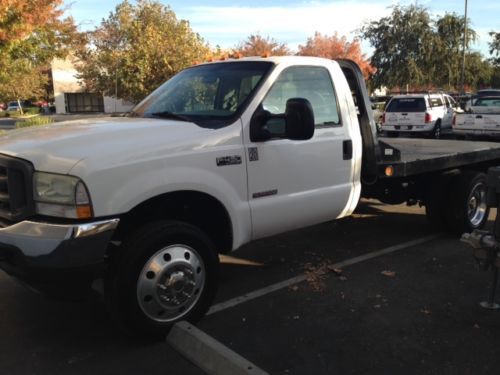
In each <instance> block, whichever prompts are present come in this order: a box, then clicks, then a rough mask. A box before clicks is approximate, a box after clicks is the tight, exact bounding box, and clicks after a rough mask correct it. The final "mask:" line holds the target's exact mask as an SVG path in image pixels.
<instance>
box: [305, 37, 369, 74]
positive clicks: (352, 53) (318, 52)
mask: <svg viewBox="0 0 500 375" xmlns="http://www.w3.org/2000/svg"><path fill="white" fill-rule="evenodd" d="M297 55H300V56H319V57H324V58H327V59H350V60H353V61H355V62H356V63H357V64H358V65H359V67H360V68H361V71H362V72H363V75H364V76H365V79H368V77H369V76H371V75H372V74H373V73H375V68H373V67H372V66H371V65H370V62H369V61H368V59H367V58H366V55H364V54H363V53H362V52H361V45H360V43H359V40H358V39H354V40H353V41H352V42H349V41H348V40H347V38H346V37H345V36H342V37H339V36H338V34H337V33H335V34H333V35H331V36H328V35H322V34H321V33H319V32H316V33H314V37H312V38H307V42H306V44H305V45H299V51H298V53H297Z"/></svg>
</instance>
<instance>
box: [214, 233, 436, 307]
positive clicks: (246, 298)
mask: <svg viewBox="0 0 500 375" xmlns="http://www.w3.org/2000/svg"><path fill="white" fill-rule="evenodd" d="M440 236H441V235H440V234H432V235H430V236H425V237H422V238H417V239H415V240H412V241H408V242H403V243H401V244H399V245H394V246H389V247H387V248H385V249H382V250H376V251H373V252H371V253H368V254H363V255H360V256H357V257H354V258H351V259H347V260H344V261H341V262H338V263H335V264H334V265H333V267H334V268H344V267H347V266H351V265H353V264H356V263H361V262H364V261H367V260H370V259H373V258H377V257H380V256H382V255H386V254H390V253H394V252H396V251H399V250H403V249H406V248H408V247H412V246H416V245H420V244H422V243H425V242H428V241H431V240H434V239H436V238H438V237H440ZM306 279H307V276H306V275H305V274H303V275H298V276H295V277H292V278H290V279H288V280H284V281H280V282H278V283H276V284H272V285H269V286H266V287H264V288H262V289H258V290H255V291H253V292H250V293H246V294H243V295H242V296H238V297H235V298H232V299H230V300H227V301H225V302H221V303H218V304H215V305H213V306H212V307H211V308H210V310H208V313H207V315H211V314H215V313H217V312H219V311H222V310H225V309H228V308H231V307H234V306H237V305H239V304H241V303H244V302H247V301H251V300H253V299H256V298H259V297H262V296H265V295H267V294H269V293H272V292H275V291H277V290H280V289H284V288H288V287H290V286H292V285H294V284H299V283H301V282H303V281H305V280H306Z"/></svg>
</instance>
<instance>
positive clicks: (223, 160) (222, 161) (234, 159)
mask: <svg viewBox="0 0 500 375" xmlns="http://www.w3.org/2000/svg"><path fill="white" fill-rule="evenodd" d="M216 162H217V166H218V167H224V166H226V165H236V164H241V156H240V155H231V156H221V157H219V158H217V159H216Z"/></svg>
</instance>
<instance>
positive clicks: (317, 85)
mask: <svg viewBox="0 0 500 375" xmlns="http://www.w3.org/2000/svg"><path fill="white" fill-rule="evenodd" d="M291 98H305V99H307V100H309V102H310V103H311V106H312V109H313V112H314V121H315V123H316V126H338V125H340V124H341V122H340V115H339V110H338V104H337V98H336V95H335V90H334V88H333V83H332V80H331V77H330V74H329V73H328V70H326V69H325V68H321V67H310V66H300V67H292V68H288V69H286V70H284V71H283V72H282V73H281V75H280V76H279V77H278V79H277V80H276V82H275V83H274V85H273V87H272V88H271V90H269V92H268V93H267V96H266V98H265V99H264V101H263V102H262V106H263V108H264V109H265V110H267V111H269V112H271V113H272V114H280V113H285V110H286V102H287V100H288V99H291Z"/></svg>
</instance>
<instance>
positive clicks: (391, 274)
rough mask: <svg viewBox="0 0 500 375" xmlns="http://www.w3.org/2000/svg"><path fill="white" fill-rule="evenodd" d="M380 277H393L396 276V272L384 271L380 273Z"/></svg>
mask: <svg viewBox="0 0 500 375" xmlns="http://www.w3.org/2000/svg"><path fill="white" fill-rule="evenodd" d="M380 273H381V274H382V275H384V276H387V277H394V276H396V272H394V271H389V270H384V271H382V272H380Z"/></svg>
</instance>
